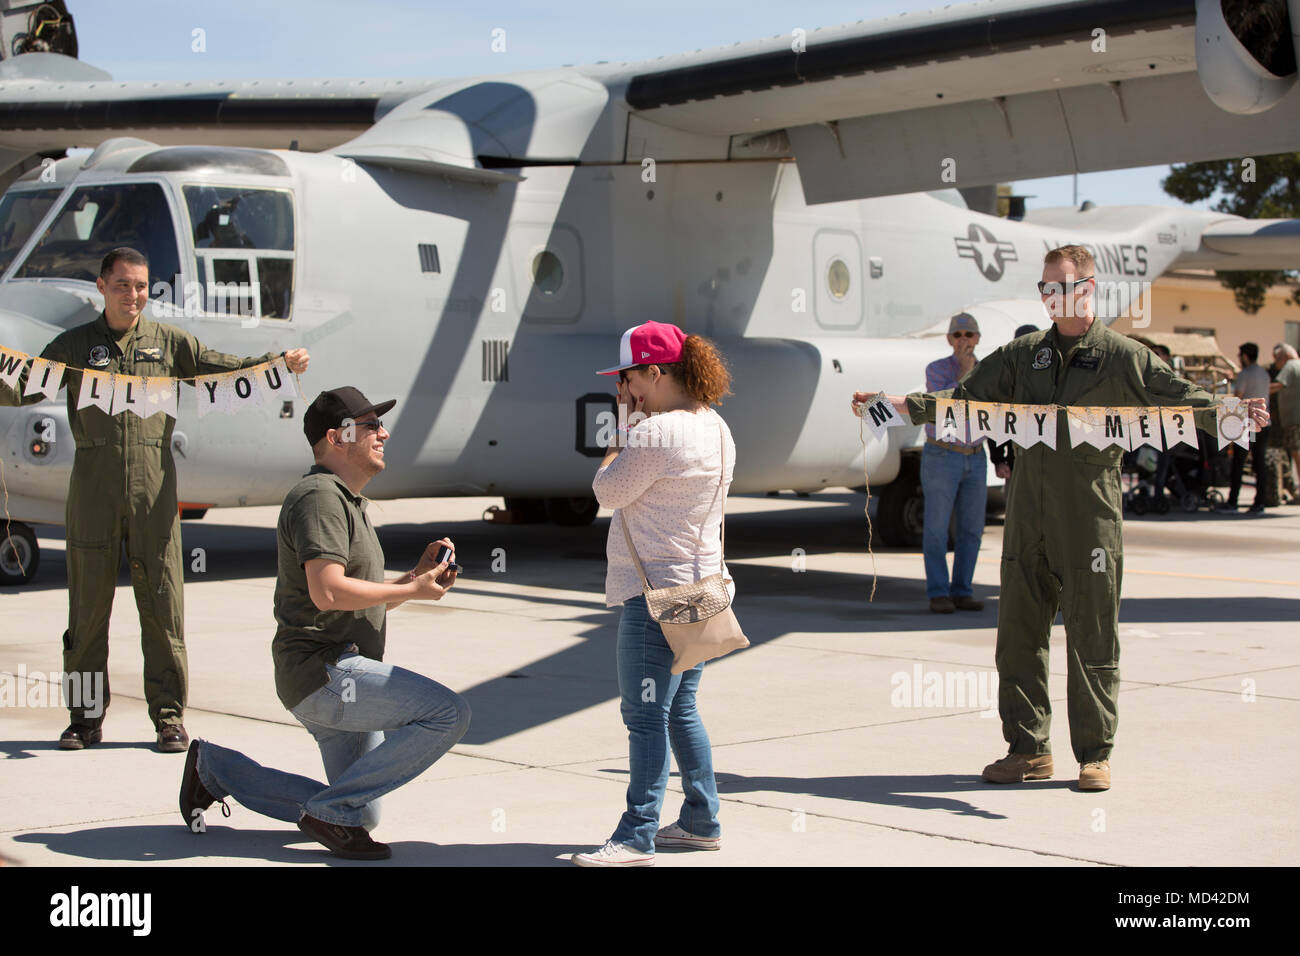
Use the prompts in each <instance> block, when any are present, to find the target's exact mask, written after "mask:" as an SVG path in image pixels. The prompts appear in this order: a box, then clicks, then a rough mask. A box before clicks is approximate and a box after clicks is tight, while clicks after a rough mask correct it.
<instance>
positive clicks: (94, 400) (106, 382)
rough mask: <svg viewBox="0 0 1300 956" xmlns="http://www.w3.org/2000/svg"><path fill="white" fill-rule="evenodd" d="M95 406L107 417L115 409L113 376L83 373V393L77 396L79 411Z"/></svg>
mask: <svg viewBox="0 0 1300 956" xmlns="http://www.w3.org/2000/svg"><path fill="white" fill-rule="evenodd" d="M91 405H94V406H95V407H96V408H98V409H99V410H100V411H102V412H103V413H104V414H105V415H107V414H108V413H109V410H110V409H111V408H112V407H113V376H112V375H111V374H110V373H109V372H92V371H91V370H90V369H86V370H85V371H83V372H82V373H81V392H80V394H78V395H77V410H78V411H80V410H81V409H83V408H89V407H90V406H91Z"/></svg>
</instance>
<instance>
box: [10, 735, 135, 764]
mask: <svg viewBox="0 0 1300 956" xmlns="http://www.w3.org/2000/svg"><path fill="white" fill-rule="evenodd" d="M94 748H95V749H96V750H155V749H156V748H157V741H154V740H147V741H146V740H140V741H136V742H134V743H133V742H131V741H129V740H104V741H101V742H100V743H97V744H95V745H94ZM58 750H59V742H58V741H57V740H0V754H4V759H6V760H24V759H30V758H32V757H36V756H40V755H41V754H43V753H47V752H49V753H52V752H54V751H58ZM59 752H60V753H62V752H63V751H59Z"/></svg>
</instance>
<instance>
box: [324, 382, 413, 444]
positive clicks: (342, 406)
mask: <svg viewBox="0 0 1300 956" xmlns="http://www.w3.org/2000/svg"><path fill="white" fill-rule="evenodd" d="M396 404H397V399H395V398H393V399H389V400H388V401H386V402H380V403H379V404H378V405H375V404H373V403H372V402H371V401H370V399H368V398H366V396H364V395H362V394H361V392H359V391H358V390H357V389H355V388H353V387H352V386H351V385H344V386H343V387H342V388H331V389H327V390H325V391H323V392H321V393H320V394H319V395H317V396H316V401H314V402H312V403H311V404H310V405H308V406H307V411H306V413H305V414H304V415H303V416H302V431H303V434H304V435H306V436H307V444H309V445H312V446H313V447H314V446H315V444H316V443H317V442H318V441H320V440H321V439H322V438H324V437H325V433H326V432H327V431H329V430H330V429H331V428H342V427H343V420H344V419H347V418H350V419H352V420H353V421H356V420H357V419H358V418H360V417H361V416H362V415H369V414H370V413H371V412H374V413H375V414H376V415H382V414H384V412H386V411H388V410H389V409H390V408H392V407H393V406H394V405H396Z"/></svg>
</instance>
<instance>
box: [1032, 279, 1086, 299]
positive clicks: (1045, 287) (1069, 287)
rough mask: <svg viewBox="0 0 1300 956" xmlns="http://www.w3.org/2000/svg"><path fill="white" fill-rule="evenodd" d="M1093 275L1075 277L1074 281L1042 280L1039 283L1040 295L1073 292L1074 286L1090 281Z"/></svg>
mask: <svg viewBox="0 0 1300 956" xmlns="http://www.w3.org/2000/svg"><path fill="white" fill-rule="evenodd" d="M1092 278H1093V276H1084V277H1083V278H1082V279H1075V280H1074V281H1072V282H1040V283H1038V294H1039V295H1055V294H1056V293H1057V292H1066V293H1069V292H1073V291H1074V287H1075V286H1076V285H1079V284H1080V283H1082V282H1088V281H1089V280H1091V279H1092Z"/></svg>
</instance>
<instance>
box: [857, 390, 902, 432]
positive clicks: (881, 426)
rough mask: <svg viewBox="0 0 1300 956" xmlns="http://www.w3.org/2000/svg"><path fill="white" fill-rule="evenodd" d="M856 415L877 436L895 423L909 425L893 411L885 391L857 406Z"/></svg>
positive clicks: (895, 424)
mask: <svg viewBox="0 0 1300 956" xmlns="http://www.w3.org/2000/svg"><path fill="white" fill-rule="evenodd" d="M858 415H859V416H861V418H862V420H863V421H864V422H866V423H867V427H868V428H870V429H871V434H872V435H873V436H875V437H876V438H879V437H880V436H881V435H883V434H884V433H885V431H886V430H887V429H890V428H894V427H895V426H897V425H910V424H912V423H911V422H910V421H904V420H903V418H902V416H901V415H899V414H898V412H896V411H894V406H893V405H891V404H890V403H889V402H888V400H886V398H885V393H884V392H881V393H880V394H878V395H877V396H876V397H875V398H873V399H872V400H871V401H870V402H867V403H866V404H865V405H859V406H858Z"/></svg>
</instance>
